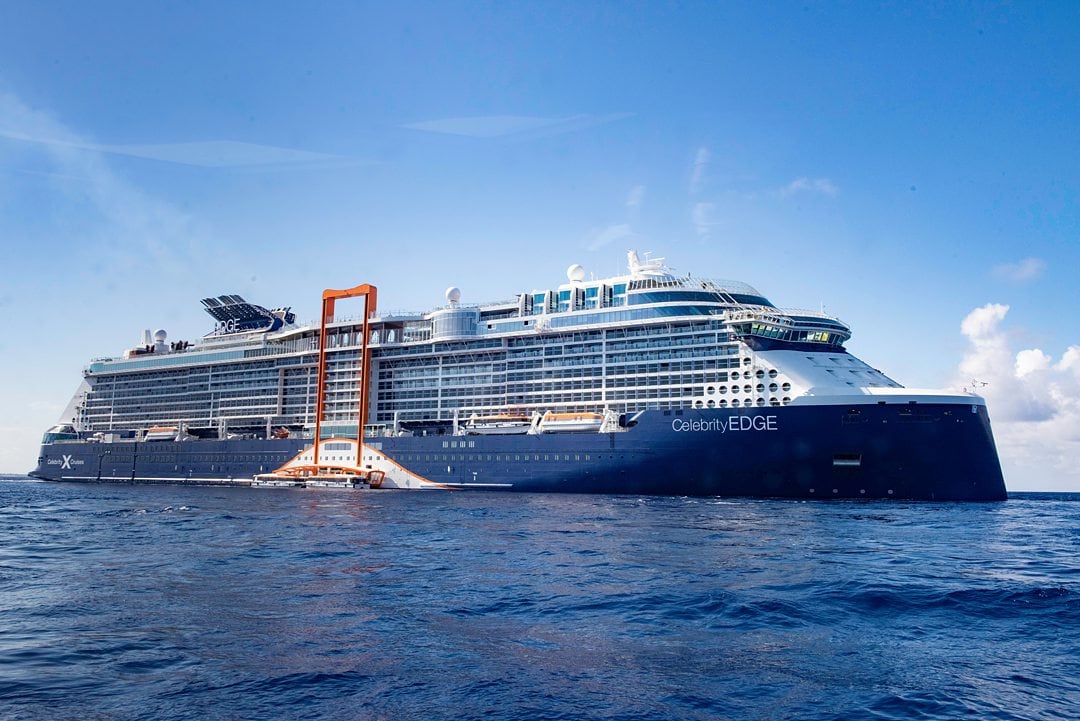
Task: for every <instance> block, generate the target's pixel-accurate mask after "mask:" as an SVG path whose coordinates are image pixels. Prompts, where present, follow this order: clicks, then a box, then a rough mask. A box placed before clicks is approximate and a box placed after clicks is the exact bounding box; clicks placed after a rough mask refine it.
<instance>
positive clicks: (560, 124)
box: [403, 113, 633, 138]
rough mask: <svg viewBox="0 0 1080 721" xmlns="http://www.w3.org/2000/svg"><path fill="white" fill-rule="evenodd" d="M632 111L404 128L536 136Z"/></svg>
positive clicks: (442, 121)
mask: <svg viewBox="0 0 1080 721" xmlns="http://www.w3.org/2000/svg"><path fill="white" fill-rule="evenodd" d="M632 115H633V113H609V114H607V115H571V116H568V117H565V118H541V117H534V116H528V115H477V116H469V117H463V118H439V119H436V120H423V121H420V122H416V123H409V124H407V125H404V126H403V127H406V128H409V129H410V130H423V131H426V132H429V133H444V134H447V135H464V136H466V137H470V138H504V137H533V136H537V135H553V134H556V133H569V132H573V131H575V130H583V129H584V128H588V127H592V126H594V125H602V124H604V123H610V122H614V121H616V120H622V119H623V118H629V117H631V116H632Z"/></svg>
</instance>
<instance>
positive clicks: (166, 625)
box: [0, 480, 1080, 721]
mask: <svg viewBox="0 0 1080 721" xmlns="http://www.w3.org/2000/svg"><path fill="white" fill-rule="evenodd" d="M0 611H2V616H0V618H2V623H0V718H3V719H34V720H35V721H36V720H38V719H91V720H96V719H480V718H483V719H635V720H636V719H740V720H741V719H958V718H971V719H1076V718H1080V496H1064V495H1062V496H1025V497H1022V498H1018V499H1012V500H1010V501H1008V502H1005V503H988V504H954V503H948V504H946V503H906V502H810V503H800V502H791V501H756V500H724V499H714V498H704V499H690V498H657V497H612V496H564V495H512V494H481V493H457V492H451V493H441V492H419V493H399V492H385V491H384V492H379V491H376V492H342V491H330V490H323V491H314V490H306V491H305V490H269V489H267V490H256V489H224V488H185V487H167V486H109V485H103V486H96V485H67V484H52V483H40V482H34V481H29V480H21V481H8V482H3V483H0Z"/></svg>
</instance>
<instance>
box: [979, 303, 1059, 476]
mask: <svg viewBox="0 0 1080 721" xmlns="http://www.w3.org/2000/svg"><path fill="white" fill-rule="evenodd" d="M1008 312H1009V306H1007V305H1001V304H997V303H990V304H987V305H985V306H982V307H980V308H976V309H974V310H972V311H971V312H970V313H969V314H968V315H967V317H965V318H964V320H963V322H962V323H961V324H960V330H961V332H962V333H963V334H964V336H965V337H966V338H967V339H968V342H969V347H968V350H967V352H966V353H965V354H964V357H963V360H962V361H961V363H960V367H959V372H960V376H959V377H958V379H957V384H958V385H963V386H965V387H967V388H968V389H970V390H975V391H976V392H978V393H980V394H981V395H983V396H985V397H986V400H987V404H988V405H989V409H990V415H991V418H992V421H993V424H994V436H995V438H996V440H997V444H998V450H999V453H1000V456H1001V460H1002V465H1003V466H1004V469H1005V479H1006V482H1007V483H1008V485H1009V487H1010V488H1012V489H1013V490H1022V489H1024V488H1029V489H1066V488H1071V489H1072V490H1076V489H1078V488H1080V466H1078V465H1077V463H1076V459H1077V458H1078V457H1080V346H1077V345H1073V346H1070V347H1069V348H1068V349H1067V350H1066V351H1065V352H1064V353H1063V354H1062V356H1061V358H1060V359H1059V360H1058V361H1057V362H1055V361H1054V358H1053V356H1051V355H1050V354H1049V353H1047V352H1046V351H1044V350H1042V349H1039V348H1028V349H1022V350H1019V351H1014V349H1013V348H1012V346H1011V343H1010V337H1009V334H1008V333H1007V331H1006V329H1005V328H1003V323H1004V321H1005V317H1006V315H1007V314H1008Z"/></svg>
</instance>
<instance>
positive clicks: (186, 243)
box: [0, 93, 200, 277]
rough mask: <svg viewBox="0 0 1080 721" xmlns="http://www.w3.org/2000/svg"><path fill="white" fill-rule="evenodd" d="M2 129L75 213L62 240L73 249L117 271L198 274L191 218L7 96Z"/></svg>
mask: <svg viewBox="0 0 1080 721" xmlns="http://www.w3.org/2000/svg"><path fill="white" fill-rule="evenodd" d="M0 127H2V128H5V130H4V131H3V133H2V135H3V136H4V137H8V138H11V139H15V140H31V141H32V142H33V143H34V144H33V145H27V146H26V147H28V148H34V149H35V154H36V155H37V156H43V157H44V160H45V161H46V162H47V164H48V167H47V170H45V171H44V173H43V177H51V178H53V179H54V180H55V189H56V190H57V191H58V192H60V193H61V194H63V196H64V197H65V199H66V201H67V202H68V203H70V204H71V205H72V207H76V208H78V211H79V212H80V216H79V228H78V231H77V233H71V234H69V235H68V236H67V237H66V240H67V241H68V242H69V243H70V244H71V245H72V246H79V247H93V253H94V256H95V258H97V259H98V260H100V261H103V262H108V263H109V264H110V266H111V267H112V268H114V269H116V270H120V271H123V270H125V269H130V268H132V267H135V266H139V267H141V268H144V269H149V270H152V271H153V272H154V273H155V274H156V275H157V276H158V277H161V276H162V275H163V274H165V275H168V274H170V273H169V271H172V272H173V274H174V275H175V276H178V277H186V276H188V275H189V274H190V273H193V272H196V271H198V270H199V262H200V261H198V260H196V257H195V256H196V254H195V253H192V252H191V250H192V242H193V237H194V235H195V233H194V229H193V228H192V224H191V219H190V218H189V217H188V216H187V215H186V214H184V213H182V212H180V211H179V210H177V209H176V208H175V207H173V206H172V205H170V204H168V203H166V202H163V201H161V200H159V199H157V198H154V197H152V196H150V195H148V194H146V193H145V192H143V191H142V190H140V189H139V188H137V187H135V186H133V185H132V184H131V183H129V182H127V181H126V180H124V179H123V178H121V177H120V176H118V175H117V174H116V173H114V172H113V171H112V170H111V169H110V168H109V166H108V164H107V163H106V162H105V160H104V158H103V156H102V155H101V154H100V153H98V152H93V150H92V148H93V147H94V146H93V144H92V143H89V142H87V141H85V140H84V139H83V138H80V137H79V136H78V135H76V134H75V133H74V132H72V131H71V130H69V129H68V128H66V127H65V126H64V125H63V124H61V123H60V122H58V121H56V120H55V119H53V118H52V117H51V116H50V115H48V114H47V113H44V112H41V111H38V110H33V109H31V108H29V107H27V106H26V105H25V104H23V103H22V101H21V100H19V99H18V98H17V97H15V96H14V95H12V94H10V93H0ZM40 138H48V139H49V140H48V141H39V140H35V139H40ZM38 151H41V152H38ZM85 211H89V212H85Z"/></svg>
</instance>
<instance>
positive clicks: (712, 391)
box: [705, 383, 791, 396]
mask: <svg viewBox="0 0 1080 721" xmlns="http://www.w3.org/2000/svg"><path fill="white" fill-rule="evenodd" d="M780 389H783V391H784V392H785V393H787V392H788V391H790V390H791V384H790V383H784V384H783V385H780V386H778V385H777V384H775V383H770V384H769V392H770V393H776V391H778V390H780ZM755 390H756V391H757V392H758V393H764V392H765V384H764V383H758V384H757V387H756V388H752V387H751V386H750V384H749V383H748V384H746V385H744V386H743V387H742V392H743V393H751V392H753V391H755ZM727 392H728V387H727V386H719V387H717V386H709V387H707V388H706V389H705V395H708V396H714V395H716V394H717V393H719V394H720V395H724V394H726V393H727ZM731 392H732V393H738V392H739V386H737V385H733V386H731Z"/></svg>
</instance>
